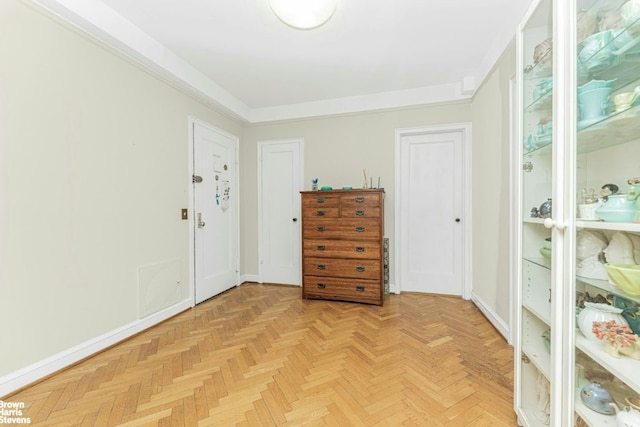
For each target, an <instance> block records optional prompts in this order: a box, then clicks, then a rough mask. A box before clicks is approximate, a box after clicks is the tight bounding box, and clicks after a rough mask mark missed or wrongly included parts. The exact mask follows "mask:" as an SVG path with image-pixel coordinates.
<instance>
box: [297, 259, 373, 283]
mask: <svg viewBox="0 0 640 427" xmlns="http://www.w3.org/2000/svg"><path fill="white" fill-rule="evenodd" d="M303 264H304V274H305V275H307V274H312V275H315V276H332V277H354V278H359V279H379V278H380V277H381V276H380V274H381V272H382V269H381V262H380V260H375V259H333V258H314V257H305V259H304V261H303Z"/></svg>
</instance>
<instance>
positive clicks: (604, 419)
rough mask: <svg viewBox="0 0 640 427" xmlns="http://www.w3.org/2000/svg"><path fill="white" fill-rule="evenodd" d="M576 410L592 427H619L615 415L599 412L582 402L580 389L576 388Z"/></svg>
mask: <svg viewBox="0 0 640 427" xmlns="http://www.w3.org/2000/svg"><path fill="white" fill-rule="evenodd" d="M574 405H575V410H576V413H577V414H578V415H580V418H582V419H583V420H584V421H585V422H586V423H587V425H589V426H590V427H607V426H612V427H617V425H618V423H617V420H616V417H615V415H604V414H599V413H597V412H596V411H594V410H592V409H589V408H587V407H586V406H585V404H584V403H582V399H580V390H576V400H575V402H574Z"/></svg>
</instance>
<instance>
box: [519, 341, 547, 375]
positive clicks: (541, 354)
mask: <svg viewBox="0 0 640 427" xmlns="http://www.w3.org/2000/svg"><path fill="white" fill-rule="evenodd" d="M522 353H524V354H525V355H526V356H527V357H528V358H529V360H531V363H533V364H534V366H535V367H536V369H538V371H540V372H541V373H542V375H544V377H545V378H546V379H550V378H551V375H550V372H549V371H550V369H551V368H550V366H551V357H550V356H549V353H547V351H546V350H545V349H544V347H543V346H542V345H540V347H536V346H523V347H522Z"/></svg>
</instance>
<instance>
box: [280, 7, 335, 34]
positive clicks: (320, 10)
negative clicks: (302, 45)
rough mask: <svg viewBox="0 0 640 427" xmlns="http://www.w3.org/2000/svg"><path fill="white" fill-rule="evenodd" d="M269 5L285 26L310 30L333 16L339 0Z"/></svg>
mask: <svg viewBox="0 0 640 427" xmlns="http://www.w3.org/2000/svg"><path fill="white" fill-rule="evenodd" d="M269 4H270V5H271V10H273V13H275V14H276V16H277V17H278V18H280V20H281V21H282V22H284V23H285V24H287V25H289V26H291V27H293V28H297V29H300V30H310V29H313V28H317V27H319V26H321V25H322V24H324V23H325V22H327V21H328V20H329V19H330V18H331V17H332V16H333V14H334V13H335V11H336V7H337V6H338V0H269Z"/></svg>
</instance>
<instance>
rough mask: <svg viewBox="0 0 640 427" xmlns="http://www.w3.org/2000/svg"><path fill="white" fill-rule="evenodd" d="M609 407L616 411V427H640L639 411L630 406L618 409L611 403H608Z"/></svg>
mask: <svg viewBox="0 0 640 427" xmlns="http://www.w3.org/2000/svg"><path fill="white" fill-rule="evenodd" d="M609 405H611V407H612V408H613V409H614V411H616V421H617V423H618V427H640V411H638V410H637V409H633V408H631V407H630V406H625V407H623V408H622V409H620V408H618V405H616V404H615V403H613V402H611V403H609Z"/></svg>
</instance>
